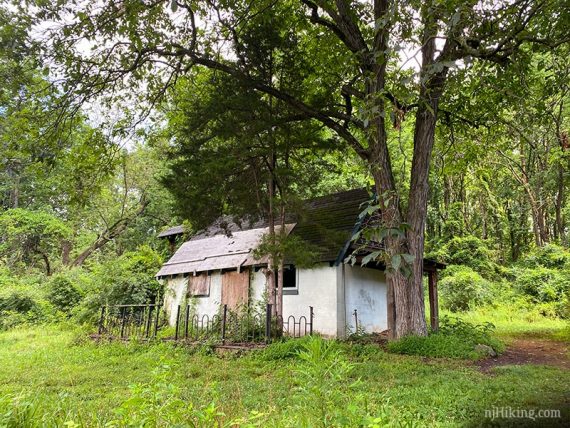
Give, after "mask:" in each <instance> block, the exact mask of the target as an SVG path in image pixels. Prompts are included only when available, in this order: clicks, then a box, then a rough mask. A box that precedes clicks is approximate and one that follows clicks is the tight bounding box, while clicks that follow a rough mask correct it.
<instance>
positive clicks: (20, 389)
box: [0, 327, 570, 427]
mask: <svg viewBox="0 0 570 428" xmlns="http://www.w3.org/2000/svg"><path fill="white" fill-rule="evenodd" d="M78 337H84V336H81V335H79V333H78V332H77V331H70V330H67V331H66V330H64V329H63V328H61V327H60V328H58V327H41V328H39V327H38V328H28V329H18V330H13V331H9V332H4V333H0V426H10V427H12V426H13V427H21V426H23V427H26V426H29V427H35V426H37V427H43V426H63V425H64V423H67V426H70V427H72V426H75V425H74V424H77V425H79V426H172V425H174V424H177V423H178V424H181V425H180V426H236V425H242V426H264V427H265V426H291V427H296V426H307V427H314V426H422V427H423V426H466V425H469V426H480V425H482V424H484V423H485V421H484V419H483V417H484V409H490V408H492V407H493V406H511V407H513V408H542V409H560V408H562V406H563V405H564V404H563V403H564V394H565V393H566V392H567V389H568V388H567V387H568V385H569V384H570V373H569V372H568V371H564V370H562V369H558V368H553V367H539V366H521V367H517V366H512V367H501V368H497V369H496V370H495V372H494V373H493V374H492V375H488V374H483V373H481V372H479V371H478V370H477V368H476V367H473V366H471V365H470V364H469V363H466V362H463V361H457V360H446V359H437V360H435V359H432V360H429V361H425V360H424V359H422V358H421V357H415V356H403V355H395V354H390V353H385V352H382V351H381V350H380V349H379V348H377V347H376V346H374V345H359V344H357V345H348V344H338V343H336V342H331V343H326V342H323V341H322V340H321V339H314V340H308V341H304V342H299V343H301V344H302V346H300V345H299V343H298V344H295V345H291V344H280V345H277V346H275V347H274V348H273V347H272V348H270V349H269V350H267V351H263V352H258V353H252V354H249V355H247V356H245V357H241V358H236V357H232V356H231V355H228V356H225V357H223V358H220V357H217V356H214V355H209V353H208V352H207V350H206V351H203V350H201V351H200V352H197V351H196V350H190V349H186V348H182V347H174V346H172V345H170V344H160V343H159V344H154V345H140V344H139V345H137V344H129V345H125V344H120V343H112V344H99V345H97V344H94V343H91V342H90V341H88V340H84V339H82V340H77V339H78ZM299 352H301V353H302V354H303V357H302V358H300V357H298V356H297V357H296V356H295V355H297V353H299ZM564 414H565V415H566V417H567V416H568V409H566V410H565V413H564ZM513 426H514V425H513ZM561 426H562V425H561Z"/></svg>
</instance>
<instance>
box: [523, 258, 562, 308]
mask: <svg viewBox="0 0 570 428" xmlns="http://www.w3.org/2000/svg"><path fill="white" fill-rule="evenodd" d="M513 275H514V277H515V289H516V290H517V291H518V292H519V293H520V294H522V295H523V296H528V297H529V298H530V299H531V301H532V302H533V303H534V304H551V307H553V308H554V311H555V313H556V315H558V316H560V317H567V316H568V302H569V294H570V270H559V269H552V268H547V267H540V266H539V267H534V268H515V269H513Z"/></svg>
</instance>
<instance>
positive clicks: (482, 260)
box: [428, 235, 498, 278]
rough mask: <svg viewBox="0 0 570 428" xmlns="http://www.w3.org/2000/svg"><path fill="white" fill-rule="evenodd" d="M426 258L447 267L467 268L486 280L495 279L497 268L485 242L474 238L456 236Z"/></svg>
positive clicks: (491, 252) (492, 254)
mask: <svg viewBox="0 0 570 428" xmlns="http://www.w3.org/2000/svg"><path fill="white" fill-rule="evenodd" d="M428 257H433V258H436V259H438V260H440V261H442V262H443V263H447V264H449V265H464V266H469V267H470V268H471V269H473V270H474V271H476V272H478V273H479V274H481V275H483V276H485V277H487V278H496V277H497V273H498V266H497V264H496V263H495V255H494V253H493V251H492V250H491V249H490V248H489V247H488V244H487V242H486V241H483V240H481V239H479V238H477V237H475V236H471V235H469V236H456V237H454V238H452V239H451V240H450V241H448V242H447V243H446V244H444V245H443V246H441V247H440V248H439V249H438V250H437V251H435V252H433V253H431V254H429V256H428Z"/></svg>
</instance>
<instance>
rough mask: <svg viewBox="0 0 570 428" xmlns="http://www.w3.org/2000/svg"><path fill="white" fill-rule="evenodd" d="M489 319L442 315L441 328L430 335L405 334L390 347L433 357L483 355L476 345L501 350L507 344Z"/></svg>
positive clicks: (474, 357) (406, 352)
mask: <svg viewBox="0 0 570 428" xmlns="http://www.w3.org/2000/svg"><path fill="white" fill-rule="evenodd" d="M493 330H494V326H493V325H492V324H490V323H485V324H481V325H474V324H471V323H467V322H464V321H462V320H461V319H459V318H448V317H442V319H441V323H440V329H439V331H438V332H437V333H433V332H432V333H430V334H429V335H428V336H406V337H404V338H402V339H400V340H396V341H394V342H390V343H388V350H389V351H390V352H394V353H397V354H405V355H419V356H423V357H434V358H438V357H439V358H459V359H477V358H480V357H481V356H482V355H481V354H479V353H478V352H477V351H476V350H475V346H477V345H479V344H481V345H487V346H490V347H491V348H493V349H494V350H495V351H496V352H502V351H503V350H504V345H503V344H502V342H501V341H499V340H498V339H496V338H495V337H493V336H492V332H493Z"/></svg>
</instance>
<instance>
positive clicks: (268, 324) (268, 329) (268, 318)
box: [265, 303, 272, 343]
mask: <svg viewBox="0 0 570 428" xmlns="http://www.w3.org/2000/svg"><path fill="white" fill-rule="evenodd" d="M271 306H272V305H271V303H268V304H267V308H266V309H265V343H269V342H270V341H271Z"/></svg>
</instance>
